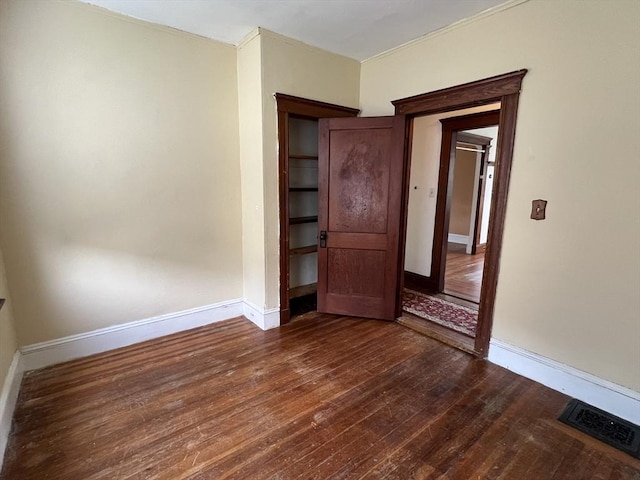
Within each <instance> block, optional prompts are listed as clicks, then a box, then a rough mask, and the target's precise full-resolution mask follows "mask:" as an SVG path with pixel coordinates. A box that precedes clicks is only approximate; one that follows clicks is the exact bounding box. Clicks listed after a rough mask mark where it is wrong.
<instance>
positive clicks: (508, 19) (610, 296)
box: [360, 0, 640, 391]
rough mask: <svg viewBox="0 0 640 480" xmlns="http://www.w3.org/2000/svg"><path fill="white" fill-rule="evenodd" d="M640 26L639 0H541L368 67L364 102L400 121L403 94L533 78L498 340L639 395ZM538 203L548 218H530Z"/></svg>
mask: <svg viewBox="0 0 640 480" xmlns="http://www.w3.org/2000/svg"><path fill="white" fill-rule="evenodd" d="M639 19H640V2H637V1H635V0H633V1H624V0H620V1H617V2H615V7H612V5H611V3H610V2H595V1H589V2H585V1H575V0H565V1H563V2H547V1H539V0H532V1H530V2H526V3H523V4H521V5H518V6H515V7H513V8H510V9H507V10H505V11H502V12H499V13H496V14H494V15H492V16H488V17H485V18H482V19H479V20H477V21H473V22H470V23H466V24H464V25H461V26H458V27H456V28H454V29H451V30H449V31H447V32H445V33H443V34H439V35H435V36H432V37H428V38H426V39H423V40H421V41H419V42H416V43H414V44H411V45H408V46H406V47H403V48H400V49H398V50H395V51H393V52H391V53H389V54H387V55H384V56H381V57H378V58H374V59H371V60H369V61H366V62H364V63H363V65H362V76H361V97H360V98H361V100H360V101H361V103H360V104H361V107H362V109H363V113H364V114H366V115H377V114H388V113H391V112H392V108H391V106H390V105H389V103H388V102H389V101H390V100H393V99H398V98H403V97H406V96H410V95H415V94H419V93H423V92H428V91H433V90H436V89H439V88H444V87H447V86H452V85H457V84H461V83H465V82H469V81H473V80H478V79H481V78H486V77H489V76H492V75H497V74H501V73H505V72H509V71H513V70H517V69H520V68H528V69H530V71H529V73H528V74H527V76H526V77H525V79H524V83H523V92H522V95H521V98H520V110H519V116H518V128H517V134H516V143H515V151H514V159H513V171H512V177H511V186H510V191H509V201H508V207H507V217H506V226H505V232H504V246H503V251H502V258H501V268H500V278H499V283H498V291H497V299H496V305H495V307H496V308H495V317H494V326H493V336H494V337H495V338H498V339H500V340H503V341H505V342H508V343H510V344H513V345H516V346H518V347H521V348H523V349H526V350H529V351H532V352H535V353H537V354H540V355H543V356H545V357H548V358H551V359H554V360H557V361H559V362H562V363H565V364H567V365H570V366H573V367H575V368H578V369H580V370H583V371H586V372H590V373H592V374H595V375H597V376H599V377H601V378H604V379H607V380H610V381H612V382H615V383H618V384H621V385H623V386H626V387H629V388H631V389H633V390H636V391H640V321H639V319H640V295H638V292H640V275H638V272H639V271H640V248H638V246H639V245H640V216H639V215H638V208H639V207H640V189H639V188H638V186H639V185H640V160H639V159H640V157H639V156H638V152H637V150H638V145H637V141H635V140H634V139H637V137H638V135H637V134H638V132H639V131H640V88H638V85H640V56H639V55H637V51H638V39H640V21H639ZM486 52H491V54H490V55H487V54H486ZM461 58H464V62H462V61H460V59H461ZM614 119H615V121H614ZM536 198H543V199H546V200H548V201H549V204H548V207H547V220H545V221H541V222H536V221H533V220H530V219H529V213H530V208H531V200H532V199H536Z"/></svg>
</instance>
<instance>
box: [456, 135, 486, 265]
mask: <svg viewBox="0 0 640 480" xmlns="http://www.w3.org/2000/svg"><path fill="white" fill-rule="evenodd" d="M492 140H493V139H492V138H490V137H485V136H483V135H476V134H473V133H469V132H458V143H459V142H463V143H467V144H470V145H475V146H477V147H480V149H481V150H484V152H483V153H482V155H481V159H480V178H478V179H477V180H476V182H477V184H478V195H477V196H476V209H475V212H474V214H473V215H474V219H473V231H471V232H469V235H470V236H473V238H472V244H471V255H475V254H476V253H479V252H478V246H479V245H480V227H481V225H480V224H481V221H482V213H483V212H482V211H483V208H482V205H483V203H484V191H485V186H486V178H487V161H488V159H489V151H490V150H491V142H492ZM483 251H484V250H483Z"/></svg>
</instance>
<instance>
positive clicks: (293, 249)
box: [289, 245, 318, 255]
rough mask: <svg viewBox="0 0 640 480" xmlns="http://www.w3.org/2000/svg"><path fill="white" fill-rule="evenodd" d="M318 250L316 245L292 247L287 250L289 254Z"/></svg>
mask: <svg viewBox="0 0 640 480" xmlns="http://www.w3.org/2000/svg"><path fill="white" fill-rule="evenodd" d="M317 251H318V245H309V246H307V247H298V248H292V249H291V250H289V254H290V255H306V254H308V253H314V252H317Z"/></svg>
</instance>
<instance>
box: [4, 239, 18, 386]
mask: <svg viewBox="0 0 640 480" xmlns="http://www.w3.org/2000/svg"><path fill="white" fill-rule="evenodd" d="M0 298H4V299H5V300H6V301H5V303H4V306H3V307H2V310H0V390H1V389H2V385H3V384H4V380H5V378H6V376H7V372H8V371H9V367H10V366H11V362H12V360H13V355H14V354H15V353H16V350H17V349H18V339H17V337H16V331H15V327H14V320H13V312H12V308H11V297H10V295H9V287H8V285H7V278H6V276H5V271H4V259H3V256H2V251H0Z"/></svg>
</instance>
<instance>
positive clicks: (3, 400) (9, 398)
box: [0, 350, 24, 470]
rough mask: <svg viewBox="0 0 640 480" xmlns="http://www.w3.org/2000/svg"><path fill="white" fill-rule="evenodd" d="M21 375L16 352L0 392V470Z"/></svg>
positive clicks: (22, 365)
mask: <svg viewBox="0 0 640 480" xmlns="http://www.w3.org/2000/svg"><path fill="white" fill-rule="evenodd" d="M23 374H24V364H23V361H22V355H21V354H20V351H19V350H17V351H16V353H15V354H14V355H13V360H12V361H11V365H10V366H9V371H8V372H7V376H6V377H5V379H4V383H3V384H2V390H0V470H2V460H3V459H4V451H5V449H6V448H7V442H8V440H9V432H10V431H11V420H12V419H13V411H14V410H15V408H16V402H17V401H18V393H20V382H22V375H23Z"/></svg>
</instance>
